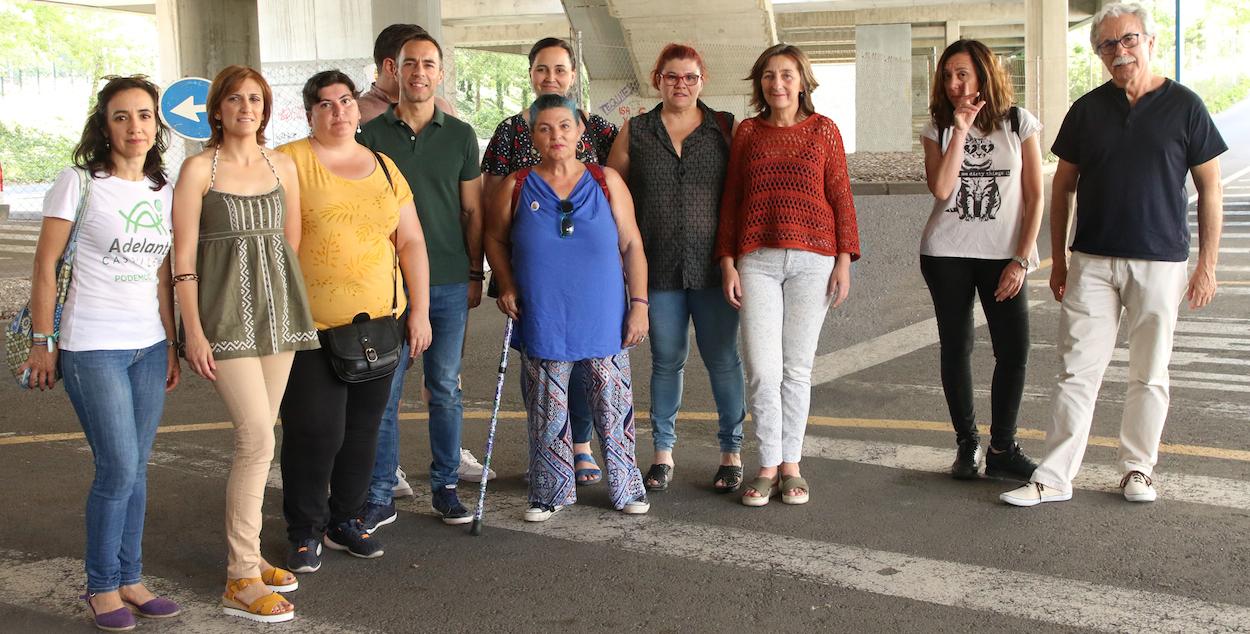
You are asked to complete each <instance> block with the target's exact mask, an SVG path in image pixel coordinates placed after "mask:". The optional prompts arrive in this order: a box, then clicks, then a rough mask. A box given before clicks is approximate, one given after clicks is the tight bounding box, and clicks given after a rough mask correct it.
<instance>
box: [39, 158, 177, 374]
mask: <svg viewBox="0 0 1250 634" xmlns="http://www.w3.org/2000/svg"><path fill="white" fill-rule="evenodd" d="M97 176H99V175H97ZM152 185H153V183H152V181H150V180H147V179H144V180H142V181H128V180H124V179H121V178H117V177H115V176H105V177H97V178H93V179H92V180H91V191H90V193H89V194H88V196H87V208H86V209H84V210H83V215H82V220H81V221H80V222H82V227H80V228H79V231H78V247H77V248H78V251H77V255H75V256H74V269H73V276H72V277H71V281H70V286H69V296H68V297H67V298H66V300H65V309H64V311H63V312H62V313H61V340H60V342H59V343H60V347H61V348H62V349H65V350H71V351H75V352H81V351H84V350H134V349H139V348H146V347H148V346H151V345H152V344H154V343H157V342H159V341H161V340H163V339H165V328H164V327H163V326H162V325H161V317H160V303H159V300H158V299H157V290H156V284H157V271H158V270H159V269H160V266H161V263H162V262H164V260H165V257H166V256H167V255H169V250H170V240H171V236H170V219H171V216H170V208H171V207H172V206H173V187H171V186H170V185H168V184H167V185H165V187H162V188H161V189H160V190H159V191H152ZM78 199H79V179H78V172H77V171H75V170H74V169H72V168H68V169H65V170H62V171H61V173H60V174H59V175H58V176H57V178H56V182H55V183H53V185H52V188H51V189H49V190H48V193H47V194H46V195H45V196H44V199H43V216H44V217H45V218H61V219H63V220H69V221H70V222H73V221H74V212H75V211H77V209H78Z"/></svg>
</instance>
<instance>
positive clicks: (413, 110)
mask: <svg viewBox="0 0 1250 634" xmlns="http://www.w3.org/2000/svg"><path fill="white" fill-rule="evenodd" d="M395 61H396V67H397V68H396V77H397V79H398V80H399V103H397V104H395V105H394V106H393V107H391V108H390V109H389V110H387V111H386V112H383V113H382V114H381V115H379V116H378V117H377V118H375V119H373V120H372V121H370V122H369V123H366V124H365V125H364V127H363V128H362V130H361V132H360V133H359V135H357V140H358V141H360V142H361V143H362V144H364V145H366V146H368V147H369V148H371V149H373V150H376V151H378V152H381V153H383V154H385V155H387V156H389V157H390V158H391V160H393V161H395V164H396V165H398V166H399V171H400V172H401V173H402V174H403V176H404V178H405V179H407V181H408V186H409V187H410V188H412V194H413V201H414V202H415V203H416V207H417V215H418V216H419V217H420V218H421V229H422V231H424V232H425V248H426V252H427V253H428V254H429V258H430V326H431V327H432V328H433V331H434V340H433V342H432V343H431V344H430V348H429V349H428V350H426V351H425V353H424V354H423V355H422V357H421V359H422V362H423V367H424V370H425V388H426V390H428V393H429V403H428V406H429V411H430V453H431V454H432V455H433V458H434V459H433V462H432V463H431V464H430V485H431V487H432V488H433V494H434V495H433V502H432V506H433V507H434V510H435V511H436V512H438V513H439V514H441V515H442V516H443V522H445V523H447V524H465V523H468V522H470V521H472V519H473V518H472V516H471V514H470V513H469V510H468V509H466V508H465V507H464V505H463V504H461V503H460V500H459V499H458V498H457V496H456V482H457V480H458V476H457V474H456V469H457V467H459V465H460V425H461V419H462V416H463V413H464V408H463V406H462V405H461V400H460V385H459V376H460V351H461V347H462V346H463V344H464V329H465V324H466V323H467V322H468V318H469V309H470V308H473V307H475V306H477V305H478V304H480V303H481V301H482V279H483V273H482V271H483V269H482V214H481V213H480V209H481V201H482V179H481V171H480V170H479V169H478V149H477V135H475V134H474V133H473V128H472V127H470V126H469V124H467V123H465V122H463V121H461V120H459V119H457V118H455V117H453V116H451V115H448V114H446V113H444V112H443V111H441V110H439V109H438V108H437V107H435V105H434V91H435V89H437V88H438V85H439V83H441V82H442V81H443V50H442V48H441V47H440V46H439V45H438V42H437V41H435V40H434V38H433V37H431V36H430V35H429V34H428V33H424V32H420V33H413V34H411V35H409V36H408V37H407V38H405V39H404V40H403V41H402V42H401V43H400V45H399V49H398V51H397V52H396V54H395ZM405 354H407V351H405ZM404 370H405V367H404V364H401V365H400V368H399V370H397V371H396V372H395V375H394V377H393V378H392V382H391V401H390V404H389V405H388V406H387V409H386V413H385V414H384V415H383V417H382V424H381V427H380V429H379V432H378V449H377V457H376V461H375V465H374V469H373V483H372V485H371V486H370V487H369V503H368V505H367V506H366V509H365V519H364V524H365V528H366V529H367V530H370V531H372V530H376V529H377V527H378V526H381V525H384V524H388V523H390V522H393V521H394V520H395V518H396V513H395V503H394V499H393V498H392V495H393V494H392V487H394V485H395V482H396V480H395V468H396V467H397V466H398V461H399V435H398V429H397V419H398V414H399V401H400V396H401V394H402V393H403V385H404Z"/></svg>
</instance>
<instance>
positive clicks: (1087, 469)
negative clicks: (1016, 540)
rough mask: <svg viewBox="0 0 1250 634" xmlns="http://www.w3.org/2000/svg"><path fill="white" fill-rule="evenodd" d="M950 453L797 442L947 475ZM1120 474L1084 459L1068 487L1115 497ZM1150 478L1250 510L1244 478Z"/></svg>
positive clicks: (811, 449) (1206, 500) (814, 451)
mask: <svg viewBox="0 0 1250 634" xmlns="http://www.w3.org/2000/svg"><path fill="white" fill-rule="evenodd" d="M952 434H953V432H952ZM954 455H955V450H954V449H953V448H951V449H939V448H937V447H928V446H924V445H900V444H897V443H884V442H871V441H864V440H848V439H843V438H829V437H827V436H815V435H811V434H809V435H808V436H807V437H806V438H805V439H804V440H803V456H804V457H805V458H809V457H810V458H824V459H827V460H841V461H844V462H855V463H858V464H866V465H874V466H878V467H889V468H891V469H902V470H906V471H927V472H930V473H948V472H950V466H951V459H952V458H953V457H954ZM1122 475H1124V474H1122V473H1120V471H1119V469H1118V468H1117V467H1113V466H1111V465H1101V464H1090V463H1088V462H1087V463H1085V464H1084V465H1082V467H1081V472H1080V474H1078V475H1077V477H1076V481H1075V482H1073V483H1072V486H1073V488H1075V489H1080V490H1084V491H1097V492H1102V493H1115V494H1116V495H1119V494H1120V489H1119V484H1120V477H1121V476H1122ZM1154 479H1155V488H1156V489H1157V490H1158V491H1159V496H1160V497H1161V498H1162V499H1165V500H1175V501H1177V502H1190V503H1193V504H1206V505H1210V506H1220V507H1224V508H1232V509H1239V510H1250V482H1247V481H1244V480H1232V479H1229V478H1213V477H1208V476H1195V475H1186V474H1183V473H1164V472H1156V473H1155V475H1154ZM1015 486H1016V485H1015V484H1014V483H1013V482H1011V481H1007V480H1004V481H1003V490H1004V491H1006V490H1008V489H1011V488H1014V487H1015Z"/></svg>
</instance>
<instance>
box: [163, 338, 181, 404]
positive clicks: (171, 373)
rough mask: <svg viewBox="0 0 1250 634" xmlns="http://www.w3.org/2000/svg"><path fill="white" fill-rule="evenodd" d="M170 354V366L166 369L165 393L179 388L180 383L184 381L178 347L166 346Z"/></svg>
mask: <svg viewBox="0 0 1250 634" xmlns="http://www.w3.org/2000/svg"><path fill="white" fill-rule="evenodd" d="M166 348H167V349H168V354H169V364H168V365H167V366H166V369H165V391H166V392H169V391H172V390H173V389H174V388H176V387H178V382H179V381H181V380H182V364H180V363H178V347H177V346H174V345H168V346H166Z"/></svg>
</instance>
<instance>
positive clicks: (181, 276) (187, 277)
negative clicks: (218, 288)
mask: <svg viewBox="0 0 1250 634" xmlns="http://www.w3.org/2000/svg"><path fill="white" fill-rule="evenodd" d="M187 280H195V281H196V282H198V281H200V276H199V275H196V274H195V273H181V274H179V275H175V276H174V284H177V283H178V282H185V281H187Z"/></svg>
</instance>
